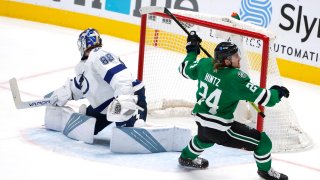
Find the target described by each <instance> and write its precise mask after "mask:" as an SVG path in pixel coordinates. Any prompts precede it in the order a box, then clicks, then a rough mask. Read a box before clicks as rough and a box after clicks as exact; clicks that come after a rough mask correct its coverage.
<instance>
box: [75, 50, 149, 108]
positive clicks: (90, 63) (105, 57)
mask: <svg viewBox="0 0 320 180" xmlns="http://www.w3.org/2000/svg"><path fill="white" fill-rule="evenodd" d="M75 71H76V76H75V77H74V79H73V80H72V81H73V82H71V84H70V89H71V91H72V99H74V100H77V99H80V98H83V97H85V98H87V99H88V101H89V103H90V104H91V106H92V107H93V108H94V109H95V110H97V111H98V112H100V113H102V114H107V113H106V112H107V107H108V105H109V104H110V103H111V102H112V101H113V99H114V98H115V97H118V96H119V95H133V94H134V92H135V91H137V90H139V89H141V88H142V87H143V84H142V82H141V81H138V80H136V79H135V78H133V76H132V74H131V72H130V71H129V70H128V69H127V67H126V66H125V64H124V63H123V62H121V60H120V58H119V57H117V56H115V55H114V54H112V53H109V52H107V51H104V50H103V49H101V48H95V49H93V50H92V51H91V52H90V55H89V57H88V59H87V60H85V61H80V62H79V64H78V65H77V66H76V68H75Z"/></svg>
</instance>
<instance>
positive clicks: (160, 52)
mask: <svg viewBox="0 0 320 180" xmlns="http://www.w3.org/2000/svg"><path fill="white" fill-rule="evenodd" d="M170 11H172V12H173V14H174V16H175V17H176V18H177V20H179V22H181V23H182V24H183V26H184V27H185V28H186V29H187V30H188V31H189V32H190V31H191V30H195V31H196V32H197V34H198V35H199V36H200V37H201V38H202V43H201V45H202V47H203V48H204V49H206V50H207V51H208V52H209V53H210V54H211V55H212V56H213V51H214V48H215V46H216V45H217V44H218V43H219V42H221V41H226V40H228V41H233V42H234V43H235V44H237V46H238V47H239V49H240V53H241V56H242V60H241V69H242V70H243V71H245V72H246V73H248V74H249V75H250V77H251V78H252V80H254V82H255V83H257V84H259V85H260V87H262V88H268V87H270V86H272V85H274V84H277V85H281V84H282V81H281V76H280V73H279V70H278V66H277V63H276V58H275V53H274V51H273V50H272V48H273V42H274V40H275V37H276V36H275V35H274V34H273V33H272V32H270V31H268V30H266V29H264V28H261V27H258V26H255V25H252V24H249V23H245V22H242V21H239V20H236V19H234V18H232V17H224V16H214V15H208V14H201V13H195V12H190V11H183V10H170ZM140 12H141V32H140V46H139V64H138V79H140V80H143V81H144V82H145V84H146V96H147V100H148V108H149V109H150V110H151V111H152V109H164V108H165V107H164V104H166V106H168V107H176V106H182V107H190V109H191V107H192V104H193V103H195V102H196V99H195V93H196V86H197V85H196V82H194V81H190V80H185V79H184V78H182V77H181V75H180V74H179V73H178V66H179V64H180V63H181V62H182V61H183V59H184V57H185V56H186V52H185V45H186V37H187V35H186V33H185V32H184V31H183V30H182V28H181V27H179V26H178V25H177V24H176V23H175V22H174V21H173V20H172V19H171V17H170V16H169V15H167V14H166V13H165V8H162V7H156V6H151V7H143V8H141V9H140ZM252 41H253V42H254V43H253V45H252V44H251V43H252ZM248 42H249V43H248ZM248 44H249V45H248ZM202 57H206V55H205V53H203V52H201V53H200V55H199V58H202ZM180 102H181V103H180ZM282 103H283V104H285V105H277V106H276V107H274V108H266V109H265V108H264V107H263V106H259V109H260V110H261V111H265V114H266V116H267V117H266V118H265V122H264V119H263V118H262V117H261V116H258V115H257V113H256V112H255V110H254V109H253V108H250V107H248V105H247V103H246V102H241V103H240V105H239V106H238V108H237V110H236V113H235V119H236V120H239V121H245V122H246V123H248V124H250V126H254V127H255V128H257V129H258V130H259V131H262V130H264V131H266V132H267V133H268V134H269V136H270V137H271V138H272V140H273V142H274V144H276V148H275V151H292V150H298V149H305V148H307V147H310V146H311V144H312V143H311V140H310V139H309V137H308V136H307V135H306V134H305V133H304V132H303V130H302V129H301V128H300V126H299V125H298V123H297V120H296V117H295V115H292V114H294V113H293V112H292V109H291V106H290V104H289V102H288V101H287V100H282V102H281V103H280V104H282ZM190 104H191V105H190ZM240 106H241V107H240ZM184 112H185V111H184ZM279 112H281V113H279ZM274 113H278V114H274ZM276 115H279V116H280V117H279V118H275V117H276ZM269 121H270V122H271V123H270V122H269ZM276 121H280V122H278V123H277V122H276ZM279 125H280V127H279ZM277 126H278V127H277ZM279 128H283V129H280V130H278V129H279ZM286 128H289V129H290V130H288V129H286ZM288 131H290V132H288ZM281 136H283V137H281ZM278 139H279V140H278ZM284 139H285V140H284ZM283 141H288V143H287V144H283ZM288 144H290V145H291V146H290V147H288V146H287V145H288Z"/></svg>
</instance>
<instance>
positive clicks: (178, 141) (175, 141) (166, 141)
mask: <svg viewBox="0 0 320 180" xmlns="http://www.w3.org/2000/svg"><path fill="white" fill-rule="evenodd" d="M191 138H192V133H191V129H187V128H182V127H177V126H167V127H143V128H135V127H114V128H113V129H112V136H111V142H110V150H111V152H114V153H132V154H144V153H159V152H176V151H182V149H183V148H184V147H185V146H186V145H187V144H188V143H189V141H190V139H191Z"/></svg>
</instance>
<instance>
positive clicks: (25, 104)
mask: <svg viewBox="0 0 320 180" xmlns="http://www.w3.org/2000/svg"><path fill="white" fill-rule="evenodd" d="M9 84H10V89H11V93H12V97H13V101H14V104H15V106H16V108H17V109H25V108H33V107H39V106H48V105H51V103H52V102H55V101H56V100H57V99H56V98H44V99H39V100H32V101H22V100H21V96H20V91H19V87H18V83H17V79H16V78H12V79H10V80H9Z"/></svg>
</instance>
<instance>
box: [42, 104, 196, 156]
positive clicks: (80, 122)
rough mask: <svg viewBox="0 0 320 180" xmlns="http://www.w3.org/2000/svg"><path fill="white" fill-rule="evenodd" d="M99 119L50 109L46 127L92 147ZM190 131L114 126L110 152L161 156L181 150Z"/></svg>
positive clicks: (167, 127)
mask: <svg viewBox="0 0 320 180" xmlns="http://www.w3.org/2000/svg"><path fill="white" fill-rule="evenodd" d="M95 123H96V119H95V118H94V117H90V116H85V115H83V114H80V113H76V112H74V111H73V109H72V108H70V107H55V106H47V107H46V112H45V127H46V128H47V129H51V130H54V131H59V132H62V133H63V134H64V135H65V136H67V137H69V138H71V139H75V140H79V141H83V142H86V143H89V144H93V140H94V128H95ZM191 137H192V134H191V130H190V129H187V128H182V127H177V126H173V125H168V126H163V127H140V128H137V127H114V128H113V129H112V136H111V141H110V151H111V152H114V153H138V154H141V153H158V152H170V151H182V149H183V148H184V146H186V145H187V144H188V142H189V140H190V139H191Z"/></svg>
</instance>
